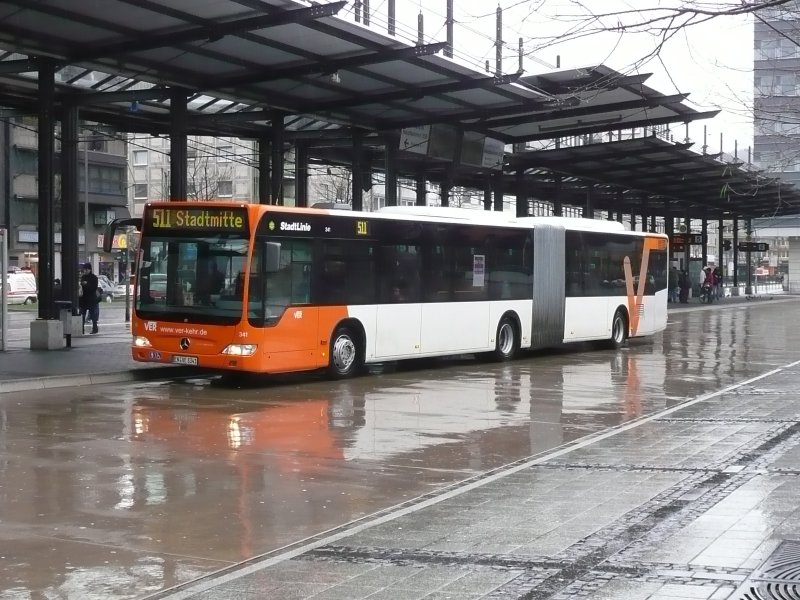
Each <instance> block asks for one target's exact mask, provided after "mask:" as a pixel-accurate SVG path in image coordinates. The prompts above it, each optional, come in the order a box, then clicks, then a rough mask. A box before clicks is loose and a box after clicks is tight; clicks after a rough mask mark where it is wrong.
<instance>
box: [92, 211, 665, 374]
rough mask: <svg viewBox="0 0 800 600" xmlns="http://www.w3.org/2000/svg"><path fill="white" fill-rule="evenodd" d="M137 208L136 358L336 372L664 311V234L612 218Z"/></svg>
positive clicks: (613, 331) (573, 338) (612, 330)
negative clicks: (635, 228) (633, 227)
mask: <svg viewBox="0 0 800 600" xmlns="http://www.w3.org/2000/svg"><path fill="white" fill-rule="evenodd" d="M131 222H132V221H131V220H123V221H122V224H130V223H131ZM137 224H138V225H140V227H141V237H140V248H139V250H138V259H137V277H136V289H135V304H134V310H133V318H132V333H133V347H132V353H133V358H134V359H135V360H137V361H145V362H157V363H173V364H189V365H197V366H200V367H208V368H210V369H228V370H241V371H249V372H260V373H277V372H290V371H303V370H312V369H319V368H327V369H328V370H329V371H330V373H331V375H333V376H335V377H347V376H350V375H353V374H355V373H356V372H358V371H359V370H361V368H362V367H363V366H364V365H365V364H367V363H375V362H383V361H395V360H403V359H409V358H422V357H433V356H445V355H454V354H463V353H491V354H494V355H495V357H496V358H497V359H500V360H507V359H510V358H513V357H514V356H515V355H516V354H517V353H518V352H519V351H520V350H522V349H535V348H546V347H552V346H558V345H560V344H562V343H565V342H577V341H587V340H599V341H603V342H604V343H606V344H607V345H609V346H612V347H619V346H621V345H622V344H624V343H625V341H626V339H627V338H628V337H640V336H648V335H652V334H654V333H656V332H658V331H661V330H662V329H664V328H665V327H666V323H667V237H666V236H664V235H661V234H652V233H641V232H630V231H625V230H624V227H623V226H622V225H621V224H619V223H615V222H607V221H598V220H591V219H568V218H557V217H527V218H514V217H510V216H508V215H503V214H502V213H493V212H484V211H469V210H462V209H442V208H433V207H431V208H427V207H401V208H397V207H395V208H387V209H383V210H381V211H379V212H376V213H364V212H350V211H335V210H320V209H304V208H289V207H280V206H268V205H258V204H234V203H229V202H228V203H221V202H154V203H149V204H147V205H146V207H145V211H144V214H143V218H142V220H141V222H140V223H137ZM118 225H120V223H117V222H115V223H112V224H111V225H110V226H109V230H108V231H107V235H106V239H111V238H113V232H114V229H115V228H116V227H117V226H118Z"/></svg>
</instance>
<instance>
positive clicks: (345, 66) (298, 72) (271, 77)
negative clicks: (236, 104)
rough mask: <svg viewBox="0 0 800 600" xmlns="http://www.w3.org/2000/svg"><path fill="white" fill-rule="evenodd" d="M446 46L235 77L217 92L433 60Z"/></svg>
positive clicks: (217, 82) (218, 82)
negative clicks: (423, 58) (424, 58)
mask: <svg viewBox="0 0 800 600" xmlns="http://www.w3.org/2000/svg"><path fill="white" fill-rule="evenodd" d="M445 46H447V42H439V43H436V44H425V45H423V46H412V47H409V48H399V49H389V50H380V51H378V52H369V53H367V54H358V55H356V56H347V57H339V58H326V59H323V60H318V61H314V62H310V63H305V64H299V65H295V66H286V67H282V68H279V69H269V70H265V71H263V72H260V73H254V72H252V71H251V72H247V73H243V74H241V75H233V76H231V77H223V78H221V79H218V80H215V81H214V89H223V88H228V87H239V86H243V85H252V84H258V83H267V82H269V81H277V80H279V79H294V78H296V77H302V76H306V75H316V74H320V73H321V74H323V75H325V74H332V73H335V72H336V71H340V70H341V71H344V70H349V69H354V68H357V67H364V66H368V65H376V64H379V63H384V62H391V61H395V60H400V61H402V60H407V59H409V58H413V57H415V56H430V55H432V54H436V53H438V52H440V51H441V50H443V49H444V48H445Z"/></svg>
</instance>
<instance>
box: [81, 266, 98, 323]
mask: <svg viewBox="0 0 800 600" xmlns="http://www.w3.org/2000/svg"><path fill="white" fill-rule="evenodd" d="M81 271H82V274H81V297H80V302H79V305H80V309H81V317H82V318H83V323H84V324H86V321H87V320H88V321H91V322H92V331H91V333H93V334H95V333H98V329H97V321H99V320H100V294H101V292H100V286H99V283H98V281H97V275H95V274H94V273H92V264H91V263H85V264H84V265H83V267H82V269H81Z"/></svg>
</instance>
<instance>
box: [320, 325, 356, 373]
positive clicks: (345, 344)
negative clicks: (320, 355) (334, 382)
mask: <svg viewBox="0 0 800 600" xmlns="http://www.w3.org/2000/svg"><path fill="white" fill-rule="evenodd" d="M363 364H364V349H363V348H362V347H361V340H360V338H359V337H358V336H357V335H355V333H353V331H352V330H351V329H350V328H349V327H337V328H336V331H335V332H334V333H333V337H332V338H331V350H330V364H329V365H328V373H329V374H330V375H331V377H334V378H335V379H344V378H345V377H352V376H353V375H356V374H357V373H358V372H359V371H361V368H362V366H363Z"/></svg>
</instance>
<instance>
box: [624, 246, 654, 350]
mask: <svg viewBox="0 0 800 600" xmlns="http://www.w3.org/2000/svg"><path fill="white" fill-rule="evenodd" d="M649 262H650V248H648V247H647V244H645V247H644V251H643V252H642V263H641V266H640V268H639V283H638V284H637V286H636V293H635V295H634V290H633V269H632V268H631V259H630V257H628V256H626V257H625V260H624V261H623V266H624V269H625V289H626V292H627V296H628V314H629V315H630V317H631V318H630V335H636V332H637V331H639V319H640V318H641V316H642V315H641V312H640V311H642V310H644V304H642V299H643V297H644V291H645V286H646V285H647V267H648V264H649Z"/></svg>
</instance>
